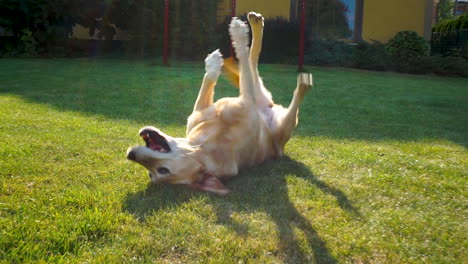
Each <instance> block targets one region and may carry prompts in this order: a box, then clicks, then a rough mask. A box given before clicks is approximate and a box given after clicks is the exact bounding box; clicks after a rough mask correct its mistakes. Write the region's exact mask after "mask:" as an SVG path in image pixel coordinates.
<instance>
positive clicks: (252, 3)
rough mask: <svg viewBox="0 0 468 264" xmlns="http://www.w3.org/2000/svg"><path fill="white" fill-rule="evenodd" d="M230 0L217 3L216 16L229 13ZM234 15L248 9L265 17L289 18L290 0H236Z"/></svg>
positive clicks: (246, 11)
mask: <svg viewBox="0 0 468 264" xmlns="http://www.w3.org/2000/svg"><path fill="white" fill-rule="evenodd" d="M231 2H232V1H231V0H223V1H222V2H221V3H220V5H219V11H218V12H219V14H218V18H219V19H222V18H224V17H225V16H229V15H231ZM236 2H237V3H236V15H238V16H240V15H242V14H246V13H248V12H250V11H254V12H257V13H261V14H262V15H263V16H264V17H265V18H274V17H283V18H285V19H289V15H290V13H289V11H290V5H291V1H289V0H237V1H236Z"/></svg>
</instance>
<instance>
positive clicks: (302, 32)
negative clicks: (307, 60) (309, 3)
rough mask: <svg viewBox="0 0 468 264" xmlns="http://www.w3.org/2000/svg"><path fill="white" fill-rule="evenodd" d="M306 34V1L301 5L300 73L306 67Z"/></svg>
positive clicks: (303, 0)
mask: <svg viewBox="0 0 468 264" xmlns="http://www.w3.org/2000/svg"><path fill="white" fill-rule="evenodd" d="M304 34H305V0H302V4H301V33H300V36H299V71H302V70H303V66H304V38H305V36H304Z"/></svg>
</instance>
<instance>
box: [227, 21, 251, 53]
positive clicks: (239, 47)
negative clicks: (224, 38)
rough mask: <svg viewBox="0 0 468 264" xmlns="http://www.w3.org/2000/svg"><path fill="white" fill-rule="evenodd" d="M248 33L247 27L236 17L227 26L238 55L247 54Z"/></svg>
mask: <svg viewBox="0 0 468 264" xmlns="http://www.w3.org/2000/svg"><path fill="white" fill-rule="evenodd" d="M248 33H249V26H248V25H247V24H246V23H245V22H243V21H241V20H239V19H238V18H237V17H233V18H232V21H231V24H229V34H230V35H231V40H232V42H233V45H234V48H235V49H236V53H237V54H238V55H239V54H240V53H243V52H245V53H247V44H248V39H249V36H248Z"/></svg>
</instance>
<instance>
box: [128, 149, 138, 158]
mask: <svg viewBox="0 0 468 264" xmlns="http://www.w3.org/2000/svg"><path fill="white" fill-rule="evenodd" d="M127 159H129V160H135V159H136V155H135V151H133V150H130V151H128V152H127Z"/></svg>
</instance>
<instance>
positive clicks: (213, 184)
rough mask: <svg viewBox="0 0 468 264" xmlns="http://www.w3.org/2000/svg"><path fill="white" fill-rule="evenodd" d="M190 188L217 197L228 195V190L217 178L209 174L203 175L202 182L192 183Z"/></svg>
mask: <svg viewBox="0 0 468 264" xmlns="http://www.w3.org/2000/svg"><path fill="white" fill-rule="evenodd" d="M192 187H193V188H195V189H198V190H200V191H205V192H212V193H216V194H219V195H226V194H228V193H229V189H227V188H226V187H225V186H224V184H223V183H222V182H221V181H220V180H219V179H218V178H216V177H215V176H213V175H211V174H205V176H204V178H203V179H202V181H201V182H197V183H192Z"/></svg>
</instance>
